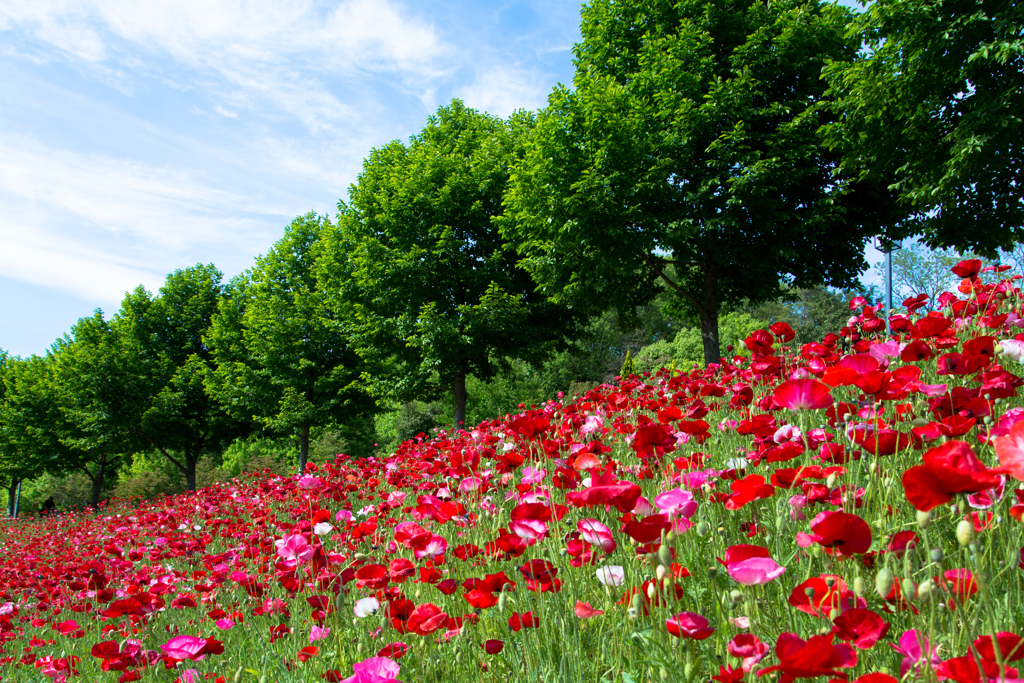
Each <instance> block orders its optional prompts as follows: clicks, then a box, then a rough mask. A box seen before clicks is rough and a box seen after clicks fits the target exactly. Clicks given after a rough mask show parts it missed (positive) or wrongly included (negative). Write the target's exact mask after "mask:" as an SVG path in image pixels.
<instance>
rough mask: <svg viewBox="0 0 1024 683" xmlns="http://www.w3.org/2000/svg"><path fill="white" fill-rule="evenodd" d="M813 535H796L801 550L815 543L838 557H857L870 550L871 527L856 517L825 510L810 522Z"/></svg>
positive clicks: (847, 513)
mask: <svg viewBox="0 0 1024 683" xmlns="http://www.w3.org/2000/svg"><path fill="white" fill-rule="evenodd" d="M811 531H813V532H814V533H813V534H805V533H802V532H801V533H798V534H797V535H796V542H797V545H799V546H800V547H802V548H806V547H808V546H810V545H811V544H812V543H817V544H819V545H821V546H823V547H825V548H828V549H829V550H831V551H832V552H834V553H835V554H837V555H839V556H849V555H859V554H861V553H866V552H867V551H868V550H870V549H871V527H870V526H868V523H867V522H865V521H864V520H863V519H861V518H860V517H858V516H857V515H854V514H851V513H849V512H839V511H832V510H826V511H825V512H822V513H820V514H818V515H817V516H816V517H815V518H814V519H813V520H811Z"/></svg>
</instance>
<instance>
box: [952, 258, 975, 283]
mask: <svg viewBox="0 0 1024 683" xmlns="http://www.w3.org/2000/svg"><path fill="white" fill-rule="evenodd" d="M950 270H952V271H953V274H954V275H956V276H957V277H962V278H965V279H970V278H976V277H978V273H980V272H981V261H980V260H979V259H976V258H972V259H967V260H964V261H960V263H958V264H956V265H955V266H953V267H952V268H951V269H950Z"/></svg>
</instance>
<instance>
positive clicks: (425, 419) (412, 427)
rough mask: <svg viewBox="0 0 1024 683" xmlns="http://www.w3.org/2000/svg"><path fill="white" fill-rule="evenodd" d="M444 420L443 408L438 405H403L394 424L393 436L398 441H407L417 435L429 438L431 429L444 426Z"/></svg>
mask: <svg viewBox="0 0 1024 683" xmlns="http://www.w3.org/2000/svg"><path fill="white" fill-rule="evenodd" d="M444 418H445V414H444V406H442V405H441V404H440V403H426V404H421V403H419V402H417V401H410V402H408V403H404V404H402V407H401V408H400V409H399V412H398V420H397V421H396V422H395V436H396V437H397V438H398V440H399V441H407V440H408V439H411V438H413V437H414V436H417V435H419V434H426V435H427V436H430V431H431V430H432V429H434V428H435V427H443V426H445V423H444Z"/></svg>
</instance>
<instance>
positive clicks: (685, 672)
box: [683, 659, 693, 680]
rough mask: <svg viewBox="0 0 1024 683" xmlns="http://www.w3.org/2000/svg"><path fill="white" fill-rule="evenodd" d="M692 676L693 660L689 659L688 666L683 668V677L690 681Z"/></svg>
mask: <svg viewBox="0 0 1024 683" xmlns="http://www.w3.org/2000/svg"><path fill="white" fill-rule="evenodd" d="M692 676H693V660H691V659H687V660H686V666H684V667H683V677H684V678H685V679H686V680H690V678H691V677H692Z"/></svg>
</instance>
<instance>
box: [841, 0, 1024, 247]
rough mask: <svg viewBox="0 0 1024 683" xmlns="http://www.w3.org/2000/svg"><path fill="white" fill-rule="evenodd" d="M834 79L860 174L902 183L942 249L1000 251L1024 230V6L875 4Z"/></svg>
mask: <svg viewBox="0 0 1024 683" xmlns="http://www.w3.org/2000/svg"><path fill="white" fill-rule="evenodd" d="M854 31H855V33H854V35H857V36H858V37H860V38H862V39H863V40H864V41H865V43H866V45H865V47H866V49H865V51H864V52H863V54H862V58H861V59H857V60H849V59H846V60H839V61H837V62H836V63H834V64H832V65H831V66H830V67H829V68H828V69H827V70H826V75H827V78H828V81H829V83H830V84H831V86H832V95H833V96H835V97H836V98H838V100H839V105H840V107H839V109H840V111H841V113H842V117H843V118H842V119H841V121H839V122H837V123H835V124H833V125H832V126H830V128H829V130H828V139H829V141H830V144H832V145H834V146H835V147H836V148H837V149H843V150H844V151H845V154H846V156H845V160H844V165H845V166H846V167H847V169H848V170H849V171H851V172H860V173H861V174H863V176H864V177H875V178H881V179H884V181H885V182H888V183H892V189H893V191H894V192H895V193H896V194H897V195H898V196H899V197H900V199H901V200H902V201H903V203H904V206H905V208H906V209H907V210H908V211H909V212H911V214H912V215H913V217H914V218H915V219H916V222H917V226H916V227H917V228H919V229H921V228H923V229H924V230H925V233H924V238H925V241H926V242H927V243H928V244H929V245H930V246H933V247H956V248H960V249H964V250H974V251H978V252H979V253H985V254H988V255H994V252H995V249H996V248H997V247H1009V246H1010V245H1011V243H1013V242H1015V241H1019V240H1020V238H1021V235H1022V227H1024V185H1022V183H1021V182H1020V177H1021V172H1022V169H1024V146H1022V145H1021V142H1020V141H1021V138H1022V135H1024V127H1022V125H1021V122H1022V117H1024V33H1022V31H1024V3H1020V2H1014V1H1011V0H875V2H871V3H870V4H869V5H868V6H867V9H866V11H865V12H864V13H863V14H862V15H861V16H860V17H859V18H858V20H857V22H856V24H855V26H854Z"/></svg>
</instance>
